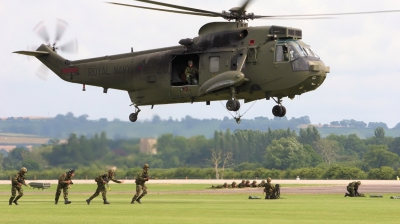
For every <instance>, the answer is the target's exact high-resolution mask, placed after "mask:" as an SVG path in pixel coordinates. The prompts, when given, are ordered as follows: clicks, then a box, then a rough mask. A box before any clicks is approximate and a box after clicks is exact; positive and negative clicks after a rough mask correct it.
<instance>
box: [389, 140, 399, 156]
mask: <svg viewBox="0 0 400 224" xmlns="http://www.w3.org/2000/svg"><path fill="white" fill-rule="evenodd" d="M388 149H389V150H390V151H391V152H394V153H396V154H397V155H400V137H397V138H394V139H393V141H392V142H390V143H389V145H388Z"/></svg>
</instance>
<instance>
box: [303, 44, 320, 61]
mask: <svg viewBox="0 0 400 224" xmlns="http://www.w3.org/2000/svg"><path fill="white" fill-rule="evenodd" d="M303 49H304V51H305V52H306V53H307V56H311V57H316V58H319V56H318V55H317V54H316V53H314V51H312V50H311V48H310V46H308V45H305V46H303Z"/></svg>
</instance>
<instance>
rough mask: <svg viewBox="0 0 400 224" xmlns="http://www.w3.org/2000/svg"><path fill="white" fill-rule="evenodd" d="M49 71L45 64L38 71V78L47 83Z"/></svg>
mask: <svg viewBox="0 0 400 224" xmlns="http://www.w3.org/2000/svg"><path fill="white" fill-rule="evenodd" d="M48 71H49V69H48V68H47V67H46V66H45V65H44V64H41V65H40V67H39V69H38V70H37V71H36V76H37V77H39V78H40V79H41V80H43V81H46V80H47V76H48V75H47V74H48Z"/></svg>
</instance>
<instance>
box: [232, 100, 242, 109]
mask: <svg viewBox="0 0 400 224" xmlns="http://www.w3.org/2000/svg"><path fill="white" fill-rule="evenodd" d="M235 101H236V108H235V109H234V110H233V111H238V110H239V109H240V102H239V100H235Z"/></svg>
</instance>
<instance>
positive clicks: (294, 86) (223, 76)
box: [14, 0, 339, 123]
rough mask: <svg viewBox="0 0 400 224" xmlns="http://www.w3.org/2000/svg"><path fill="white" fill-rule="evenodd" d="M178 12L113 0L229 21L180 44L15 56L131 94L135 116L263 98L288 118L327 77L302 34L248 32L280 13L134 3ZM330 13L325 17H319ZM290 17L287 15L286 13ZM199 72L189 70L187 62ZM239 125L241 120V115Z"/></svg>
mask: <svg viewBox="0 0 400 224" xmlns="http://www.w3.org/2000/svg"><path fill="white" fill-rule="evenodd" d="M136 1H138V2H144V3H148V4H152V5H159V6H164V7H169V8H174V9H179V10H166V9H159V8H152V7H143V6H136V5H128V4H121V3H115V2H110V4H113V5H119V6H125V7H134V8H142V9H148V10H157V11H163V12H170V13H181V14H188V15H195V16H207V17H222V18H223V19H225V20H227V22H212V23H208V24H205V25H204V26H202V27H201V28H200V29H199V33H198V36H197V37H194V38H184V39H180V40H179V42H178V43H179V45H177V46H172V47H166V48H160V49H153V50H146V51H139V52H133V51H132V50H131V52H128V53H124V54H118V55H110V56H104V57H97V58H90V59H83V60H74V61H70V60H67V59H65V58H63V57H62V56H60V55H59V54H58V53H57V51H58V50H59V49H58V47H57V46H56V45H55V44H42V45H41V46H40V47H39V48H38V49H37V50H36V51H16V52H14V53H18V54H24V55H28V56H34V57H36V58H37V59H38V60H39V61H41V62H42V63H43V64H44V65H46V66H47V67H48V68H49V69H51V70H52V71H53V72H54V73H55V74H56V75H57V76H59V77H60V78H61V79H63V80H65V81H67V82H72V83H78V84H82V85H83V88H82V90H83V91H85V86H86V85H92V86H98V87H102V88H103V92H104V93H107V91H108V89H118V90H124V91H127V92H128V95H129V97H130V100H131V102H132V104H131V105H133V106H134V107H135V111H134V112H133V113H131V114H130V115H129V120H130V121H131V122H135V121H136V120H137V119H138V115H139V113H140V111H141V110H140V108H139V107H140V106H151V107H154V105H162V104H175V103H194V102H205V104H206V105H210V102H211V101H221V100H227V102H226V105H225V106H226V109H227V110H228V111H233V112H237V111H239V109H240V102H239V100H243V101H244V102H245V103H248V102H252V101H256V100H260V99H266V100H270V99H272V100H274V101H275V103H276V105H275V106H273V108H272V114H273V115H274V116H277V117H283V116H285V115H286V108H285V107H284V106H283V104H282V99H283V98H285V97H288V98H289V99H293V98H295V97H296V96H298V95H301V94H304V93H307V92H309V91H312V90H316V89H317V88H318V87H319V86H320V85H321V84H322V83H323V82H324V80H325V78H326V77H327V73H329V72H330V68H329V66H326V65H325V64H324V63H323V61H322V60H321V58H320V57H319V56H318V55H317V54H316V53H315V52H314V51H312V50H311V48H310V47H309V45H307V44H306V43H304V42H303V41H302V30H301V29H297V28H291V27H283V26H275V25H271V26H260V27H251V26H249V25H248V23H247V22H248V21H249V20H254V19H263V18H271V17H279V16H260V15H255V14H253V13H247V12H246V8H247V6H248V4H249V3H250V2H251V1H250V0H247V1H245V2H244V3H243V4H242V5H241V6H240V7H234V8H231V9H230V10H228V11H222V12H212V11H208V10H201V9H195V8H190V7H184V6H179V5H172V4H167V3H162V2H156V1H148V0H136ZM326 15H328V16H331V15H339V14H324V15H315V16H326ZM297 16H299V15H297ZM285 17H287V16H285ZM188 62H191V64H192V66H193V67H195V68H196V69H197V72H195V73H194V74H188V73H187V72H186V70H187V67H188V66H189V63H188ZM236 121H237V122H238V123H239V122H240V115H239V116H237V117H236Z"/></svg>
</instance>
